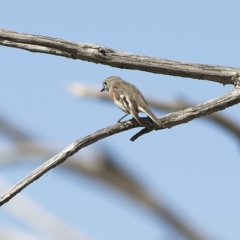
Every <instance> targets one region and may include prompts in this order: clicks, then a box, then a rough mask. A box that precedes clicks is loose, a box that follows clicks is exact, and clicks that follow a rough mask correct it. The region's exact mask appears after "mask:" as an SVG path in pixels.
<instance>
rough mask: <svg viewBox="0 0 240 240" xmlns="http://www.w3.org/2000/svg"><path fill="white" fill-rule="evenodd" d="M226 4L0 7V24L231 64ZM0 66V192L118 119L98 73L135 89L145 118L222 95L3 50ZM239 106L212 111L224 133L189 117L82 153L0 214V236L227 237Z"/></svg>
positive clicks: (231, 22) (236, 211) (235, 184)
mask: <svg viewBox="0 0 240 240" xmlns="http://www.w3.org/2000/svg"><path fill="white" fill-rule="evenodd" d="M239 8H240V2H238V1H230V2H229V1H228V2H227V1H190V0H189V1H187V0H186V1H179V2H177V1H153V0H152V1H135V0H133V1H126V0H123V1H115V2H113V1H109V0H102V1H92V0H88V1H57V2H56V1H46V0H42V1H39V2H37V1H30V0H25V1H21V4H20V3H19V2H17V1H6V0H5V1H4V0H3V1H1V8H0V23H1V24H0V27H1V28H4V29H8V30H12V31H18V32H24V33H30V34H38V35H44V36H49V37H56V38H62V39H65V40H69V41H74V42H86V43H96V44H100V45H103V46H107V47H110V48H113V49H118V50H121V51H127V52H131V53H136V54H140V55H148V56H151V57H159V58H167V59H172V60H179V61H186V62H194V63H203V64H212V65H223V66H230V67H237V68H238V67H239V51H240V45H239V35H240V33H239V30H238V29H239V22H240V15H239ZM0 71H1V80H0V98H1V101H0V164H1V166H0V191H1V194H3V193H4V192H5V191H6V190H7V189H9V188H10V187H11V186H12V185H14V184H15V183H17V182H18V181H19V180H21V179H22V178H23V177H25V176H26V175H27V174H29V173H30V172H31V171H33V170H34V169H35V168H36V167H38V166H39V165H41V164H42V163H43V162H44V161H46V160H48V159H49V158H51V157H52V156H54V155H55V154H57V153H58V152H59V151H60V150H62V149H63V148H64V147H66V146H67V145H69V144H70V143H72V142H73V141H75V140H77V139H79V138H82V137H84V136H86V135H88V134H91V133H93V132H95V131H97V130H99V129H102V128H105V127H107V126H110V125H112V124H114V123H116V121H117V120H118V119H119V118H120V117H122V116H123V114H124V113H123V112H122V111H121V110H119V109H118V108H117V107H116V106H115V105H114V104H113V103H112V102H111V101H108V100H106V99H104V100H103V99H101V98H99V97H98V95H96V94H97V93H98V91H100V89H101V87H102V82H103V80H104V79H105V78H107V77H109V76H120V77H122V78H123V79H124V80H126V81H129V82H131V83H132V84H134V85H136V86H137V87H138V88H139V89H140V90H141V92H142V93H143V94H144V96H145V97H146V98H148V99H150V102H151V103H152V104H153V105H154V104H155V105H154V106H152V107H151V108H152V110H153V112H154V113H155V114H156V115H157V116H161V115H164V114H166V113H168V112H173V111H177V110H178V109H184V107H185V105H195V104H198V103H202V102H204V101H207V100H209V99H213V98H215V97H218V96H220V95H222V94H224V93H226V92H228V91H231V90H232V89H233V86H222V85H220V84H218V83H213V82H210V81H199V80H195V79H186V78H179V77H171V76H165V75H157V74H151V73H145V72H140V71H133V70H126V69H116V68H112V67H108V66H104V65H100V64H93V63H89V62H83V61H79V60H72V59H67V58H63V57H57V56H52V55H46V54H39V53H31V52H27V51H23V50H19V49H14V48H8V47H4V46H0ZM102 96H106V95H104V94H103V95H102ZM158 104H159V106H158ZM239 110H240V106H239V105H236V106H233V107H231V108H228V109H226V110H224V111H222V112H221V113H220V119H224V121H225V123H226V121H227V123H228V124H225V125H224V124H223V123H219V121H216V119H215V120H214V119H210V118H200V119H196V120H194V121H192V122H189V123H187V124H183V125H180V126H176V127H173V128H172V129H166V130H163V131H156V132H151V133H150V134H146V135H144V136H142V137H140V138H139V139H137V140H136V141H135V142H134V143H132V142H131V141H130V140H129V139H130V138H131V137H132V136H133V135H134V134H135V133H136V132H138V130H139V129H133V130H131V131H127V132H124V133H121V134H117V135H114V136H111V137H109V138H106V139H103V140H101V141H99V142H97V143H95V144H93V145H91V146H89V147H87V148H85V149H82V150H81V151H80V152H79V153H78V154H76V155H74V156H73V157H72V158H70V159H68V160H67V161H66V162H64V163H63V164H61V165H60V166H58V167H56V168H54V169H53V170H51V171H49V172H48V173H46V174H45V175H44V176H42V177H41V178H40V179H38V180H37V181H35V182H34V183H32V184H31V185H29V186H28V187H27V188H26V189H24V190H23V191H22V192H21V193H20V194H18V195H17V196H15V197H14V198H13V199H12V200H10V202H8V203H6V204H5V205H4V206H2V207H1V208H0V239H3V240H5V239H92V240H108V239H109V240H110V239H115V240H120V239H125V240H128V239H129V240H130V239H138V240H146V239H148V240H156V239H159V240H163V239H164V240H166V239H167V240H171V239H186V238H187V237H186V236H187V235H188V234H187V233H186V229H188V230H189V231H192V232H194V233H195V234H196V235H198V236H199V238H198V239H224V240H231V239H239V238H240V230H239V223H240V205H239V202H240V159H239V158H240V150H239V139H240V137H239V135H240V134H239V132H240V130H239V129H240V124H239ZM218 117H219V115H218ZM130 118H131V117H130ZM126 119H127V118H126ZM176 221H177V222H176ZM179 224H180V225H179ZM181 224H182V225H183V226H181ZM179 226H180V227H179ZM184 226H185V227H184ZM192 239H194V238H192ZM195 239H197V238H195Z"/></svg>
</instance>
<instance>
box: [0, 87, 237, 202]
mask: <svg viewBox="0 0 240 240" xmlns="http://www.w3.org/2000/svg"><path fill="white" fill-rule="evenodd" d="M239 102H240V89H235V90H233V91H231V92H228V93H226V94H224V95H222V96H220V97H218V98H215V99H213V100H209V101H207V102H205V103H202V104H199V105H197V106H195V107H190V108H187V109H185V110H181V111H179V112H175V113H170V114H167V115H165V116H163V117H161V118H160V119H161V121H162V122H163V123H164V125H165V126H166V127H167V128H171V127H173V126H177V125H179V124H183V123H187V122H189V121H191V120H193V119H195V118H199V117H202V116H205V115H207V114H211V113H213V112H216V111H218V110H223V109H225V108H227V107H230V106H233V105H235V104H237V103H239ZM141 121H144V122H145V123H146V124H147V123H148V118H142V119H141ZM135 127H140V126H139V125H138V123H137V122H136V121H134V120H131V121H126V122H122V123H117V124H115V125H112V126H109V127H107V128H104V129H102V130H99V131H97V132H95V133H93V134H90V135H88V136H86V137H84V138H81V139H79V140H77V141H75V142H74V143H72V144H70V145H69V146H67V147H66V148H65V149H64V150H62V151H61V152H60V153H58V154H57V155H55V156H54V157H52V158H51V159H49V160H48V161H46V162H45V163H44V164H42V165H41V166H40V167H38V168H37V169H35V170H34V171H33V172H32V173H30V174H29V175H28V176H26V177H25V178H24V179H22V180H21V181H20V182H18V183H17V184H16V185H14V186H13V187H12V188H11V189H9V190H8V191H7V192H6V193H4V194H3V195H2V196H1V198H0V206H1V205H3V204H4V203H6V202H7V201H9V200H10V199H11V198H13V197H14V196H15V195H16V194H17V193H19V192H20V191H21V190H23V189H24V188H25V187H27V186H28V185H29V184H30V183H32V182H33V181H35V180H37V179H38V178H39V177H41V176H42V175H43V174H44V173H46V172H47V171H49V170H50V169H52V168H54V167H56V166H57V165H59V164H61V163H62V162H64V161H65V160H66V159H67V158H69V157H70V156H72V155H73V154H74V153H76V152H78V151H79V150H80V149H82V148H84V147H86V146H88V145H90V144H93V143H95V142H97V141H99V140H101V139H103V138H106V137H109V136H111V135H114V134H117V133H120V132H123V131H127V130H129V129H132V128H135ZM135 136H136V135H135ZM135 136H133V138H134V137H135Z"/></svg>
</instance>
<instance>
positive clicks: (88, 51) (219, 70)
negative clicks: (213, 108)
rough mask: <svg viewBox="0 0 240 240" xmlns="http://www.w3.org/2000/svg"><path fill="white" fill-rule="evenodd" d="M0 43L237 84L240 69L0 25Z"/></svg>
mask: <svg viewBox="0 0 240 240" xmlns="http://www.w3.org/2000/svg"><path fill="white" fill-rule="evenodd" d="M0 45H3V46H8V47H14V48H20V49H24V50H28V51H31V52H39V53H47V54H52V55H58V56H62V57H67V58H72V59H80V60H83V61H89V62H93V63H100V64H104V65H109V66H112V67H117V68H125V69H132V70H140V71H145V72H151V73H158V74H166V75H172V76H180V77H188V78H194V79H201V80H210V81H213V82H218V83H221V84H224V85H225V84H235V85H236V84H237V83H238V84H239V75H240V74H239V69H238V68H232V67H224V66H215V65H207V64H195V63H188V62H181V61H173V60H168V59H163V58H152V57H148V56H142V55H136V54H132V53H129V52H123V51H118V50H114V49H111V48H108V47H104V46H100V45H97V44H88V43H75V42H70V41H66V40H63V39H59V38H50V37H44V36H39V35H33V34H26V33H19V32H13V31H9V30H4V29H0Z"/></svg>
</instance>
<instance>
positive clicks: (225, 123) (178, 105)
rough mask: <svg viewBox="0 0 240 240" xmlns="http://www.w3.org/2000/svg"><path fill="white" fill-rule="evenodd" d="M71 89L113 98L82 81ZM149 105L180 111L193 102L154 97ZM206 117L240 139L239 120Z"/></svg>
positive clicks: (215, 115)
mask: <svg viewBox="0 0 240 240" xmlns="http://www.w3.org/2000/svg"><path fill="white" fill-rule="evenodd" d="M69 91H70V93H71V94H73V95H74V96H77V97H90V98H97V99H100V100H104V101H109V100H111V102H112V98H111V96H110V95H109V94H105V93H100V92H99V90H97V89H94V88H93V87H88V86H86V85H83V84H81V83H74V84H71V85H70V87H69ZM146 99H147V102H148V104H149V106H151V107H154V108H156V109H159V110H163V111H167V112H170V111H171V112H172V111H179V110H182V109H184V108H188V107H191V106H192V105H193V104H190V103H188V102H186V101H184V100H182V99H180V100H176V101H173V102H167V101H163V100H157V99H153V98H146ZM205 119H207V120H210V121H212V122H214V123H216V124H218V125H219V126H221V127H223V128H224V129H225V130H227V131H228V132H229V133H231V134H232V135H233V136H235V137H236V138H237V139H238V140H240V125H239V124H238V122H237V121H234V120H232V119H230V118H229V117H227V116H225V115H223V114H222V113H213V114H211V115H206V116H205ZM144 131H146V130H144Z"/></svg>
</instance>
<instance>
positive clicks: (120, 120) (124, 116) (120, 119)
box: [117, 113, 129, 123]
mask: <svg viewBox="0 0 240 240" xmlns="http://www.w3.org/2000/svg"><path fill="white" fill-rule="evenodd" d="M127 115H129V113H127V114H125V115H124V116H123V117H121V118H120V119H119V120H118V121H117V122H118V123H120V122H121V120H122V119H124V118H125V117H126V116H127Z"/></svg>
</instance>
